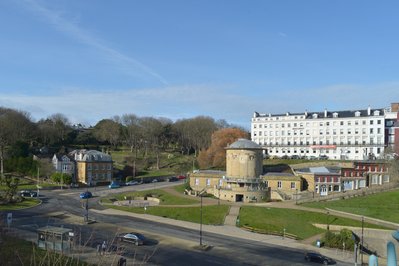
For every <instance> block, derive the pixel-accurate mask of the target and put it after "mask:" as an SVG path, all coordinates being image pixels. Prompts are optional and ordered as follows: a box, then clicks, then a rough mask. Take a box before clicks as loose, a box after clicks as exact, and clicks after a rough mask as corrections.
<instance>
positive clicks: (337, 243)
mask: <svg viewBox="0 0 399 266" xmlns="http://www.w3.org/2000/svg"><path fill="white" fill-rule="evenodd" d="M322 242H323V244H324V245H325V246H326V247H330V248H339V249H343V247H344V244H345V249H347V250H348V249H353V247H354V244H355V243H354V241H353V239H352V232H351V231H350V230H348V229H342V230H341V231H340V232H339V233H338V234H335V233H333V232H331V231H327V232H326V233H325V234H324V237H323V239H322Z"/></svg>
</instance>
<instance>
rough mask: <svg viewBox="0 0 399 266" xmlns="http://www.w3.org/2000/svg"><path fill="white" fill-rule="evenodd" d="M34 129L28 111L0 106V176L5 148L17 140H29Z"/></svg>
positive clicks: (2, 170) (2, 169)
mask: <svg viewBox="0 0 399 266" xmlns="http://www.w3.org/2000/svg"><path fill="white" fill-rule="evenodd" d="M35 129H36V128H35V125H34V124H33V123H32V121H31V118H30V115H29V114H28V113H26V112H23V111H16V110H13V109H9V108H3V107H0V172H1V175H2V176H3V174H4V159H5V152H6V148H7V147H8V146H10V145H13V144H14V143H16V142H17V141H27V142H29V141H31V140H32V136H33V134H34V132H35Z"/></svg>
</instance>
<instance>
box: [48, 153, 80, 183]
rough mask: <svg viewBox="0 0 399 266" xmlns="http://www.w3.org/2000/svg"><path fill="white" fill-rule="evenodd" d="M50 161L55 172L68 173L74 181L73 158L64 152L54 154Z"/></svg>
mask: <svg viewBox="0 0 399 266" xmlns="http://www.w3.org/2000/svg"><path fill="white" fill-rule="evenodd" d="M51 162H52V164H53V167H54V169H55V170H56V171H57V172H59V173H64V174H68V175H70V176H71V177H72V181H75V178H76V175H75V162H74V161H73V158H71V157H69V156H68V155H66V154H64V155H61V154H54V156H53V158H52V160H51Z"/></svg>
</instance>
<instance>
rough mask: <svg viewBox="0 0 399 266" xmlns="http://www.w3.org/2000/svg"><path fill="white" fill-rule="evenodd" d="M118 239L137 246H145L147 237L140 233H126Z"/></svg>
mask: <svg viewBox="0 0 399 266" xmlns="http://www.w3.org/2000/svg"><path fill="white" fill-rule="evenodd" d="M118 239H119V240H120V241H123V242H129V243H133V244H135V245H136V246H140V245H144V244H145V241H146V239H145V237H144V236H143V235H142V234H140V233H135V232H133V233H127V234H126V233H124V234H120V235H119V236H118Z"/></svg>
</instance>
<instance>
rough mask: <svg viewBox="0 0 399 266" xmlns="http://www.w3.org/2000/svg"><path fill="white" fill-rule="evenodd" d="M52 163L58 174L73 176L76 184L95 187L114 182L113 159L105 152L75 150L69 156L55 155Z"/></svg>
mask: <svg viewBox="0 0 399 266" xmlns="http://www.w3.org/2000/svg"><path fill="white" fill-rule="evenodd" d="M52 162H53V165H54V168H55V169H56V171H57V172H62V173H68V174H71V175H72V180H73V181H74V182H79V183H84V184H88V185H93V186H94V185H96V184H99V183H109V182H111V180H112V173H113V162H112V158H111V156H110V155H108V154H105V153H103V152H99V151H96V150H74V151H72V152H70V153H69V154H68V155H54V156H53V159H52Z"/></svg>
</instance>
